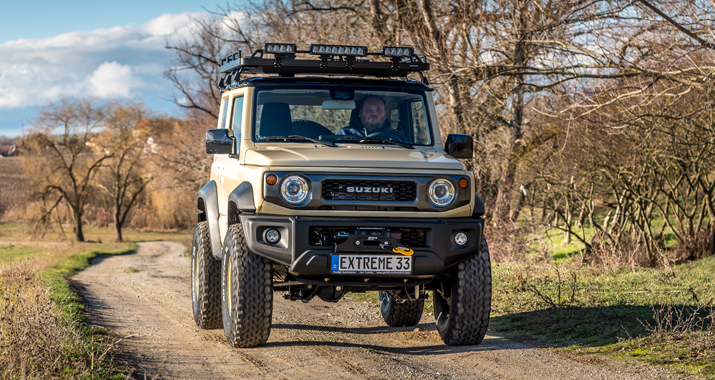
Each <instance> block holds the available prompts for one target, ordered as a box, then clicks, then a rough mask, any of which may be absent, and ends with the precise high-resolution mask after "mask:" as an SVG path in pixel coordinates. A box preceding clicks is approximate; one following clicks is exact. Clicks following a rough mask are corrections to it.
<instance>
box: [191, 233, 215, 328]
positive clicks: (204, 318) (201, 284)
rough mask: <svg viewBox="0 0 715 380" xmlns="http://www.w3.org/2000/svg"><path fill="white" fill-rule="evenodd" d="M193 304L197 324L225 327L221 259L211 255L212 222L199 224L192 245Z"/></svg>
mask: <svg viewBox="0 0 715 380" xmlns="http://www.w3.org/2000/svg"><path fill="white" fill-rule="evenodd" d="M191 306H192V310H193V312H194V322H196V326H199V328H201V329H217V328H220V327H221V323H222V321H221V262H220V261H218V260H216V259H214V257H213V255H212V254H211V242H210V240H209V225H208V222H200V223H199V224H197V225H196V230H195V231H194V239H193V242H192V244H191Z"/></svg>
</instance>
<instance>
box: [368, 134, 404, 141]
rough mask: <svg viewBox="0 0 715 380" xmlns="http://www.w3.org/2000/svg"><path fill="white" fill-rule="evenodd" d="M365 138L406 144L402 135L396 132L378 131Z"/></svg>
mask: <svg viewBox="0 0 715 380" xmlns="http://www.w3.org/2000/svg"><path fill="white" fill-rule="evenodd" d="M367 137H377V138H379V139H385V140H393V141H399V142H407V141H405V138H404V137H402V134H401V133H399V132H397V131H380V132H375V133H371V134H369V135H367Z"/></svg>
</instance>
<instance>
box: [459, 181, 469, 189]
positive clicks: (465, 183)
mask: <svg viewBox="0 0 715 380" xmlns="http://www.w3.org/2000/svg"><path fill="white" fill-rule="evenodd" d="M468 186H469V180H468V179H466V178H460V179H459V188H460V189H466V188H467V187H468Z"/></svg>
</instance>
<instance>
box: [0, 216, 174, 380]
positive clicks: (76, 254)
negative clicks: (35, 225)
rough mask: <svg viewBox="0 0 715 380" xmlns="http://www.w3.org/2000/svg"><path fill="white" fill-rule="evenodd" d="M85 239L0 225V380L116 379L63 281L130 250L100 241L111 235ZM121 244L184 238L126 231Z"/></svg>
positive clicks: (90, 232)
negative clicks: (95, 261)
mask: <svg viewBox="0 0 715 380" xmlns="http://www.w3.org/2000/svg"><path fill="white" fill-rule="evenodd" d="M66 232H67V231H66ZM85 236H86V237H87V238H88V239H91V240H93V242H86V243H76V242H72V241H67V240H62V232H61V231H59V229H57V228H56V229H54V230H50V231H47V233H46V234H45V235H44V237H39V236H38V235H37V234H33V231H32V229H31V227H30V226H26V225H22V224H0V293H2V297H0V313H3V315H2V317H3V319H0V333H2V336H3V337H4V338H3V339H2V342H0V377H3V378H26V377H30V378H47V377H52V378H55V377H58V378H88V379H105V378H123V375H121V374H119V373H118V372H116V369H115V368H114V367H113V366H112V363H111V358H110V355H108V350H109V349H110V348H111V342H108V341H107V339H108V337H106V336H103V333H104V332H103V330H101V329H90V328H88V327H86V326H85V325H84V324H83V322H84V321H85V318H86V314H85V308H84V306H83V305H82V304H81V302H80V300H79V298H78V297H77V295H76V294H75V293H74V292H73V291H72V289H71V288H70V284H69V282H68V281H67V277H68V276H71V275H73V274H75V273H77V272H78V271H80V270H82V269H84V268H86V267H87V266H88V265H89V263H90V261H91V260H92V259H93V258H95V257H98V256H100V255H114V254H122V253H127V252H130V251H132V250H135V249H136V244H135V243H134V242H123V243H114V242H107V243H102V241H111V240H112V239H113V237H114V231H113V230H111V229H96V228H88V229H87V231H86V233H85ZM66 237H67V238H69V239H71V238H72V235H69V234H68V235H66ZM125 238H126V239H132V240H135V241H148V240H174V241H180V242H184V241H185V240H186V235H185V234H174V233H169V234H167V233H146V232H135V231H126V232H125ZM134 271H138V270H136V269H135V270H134Z"/></svg>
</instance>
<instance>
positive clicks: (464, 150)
mask: <svg viewBox="0 0 715 380" xmlns="http://www.w3.org/2000/svg"><path fill="white" fill-rule="evenodd" d="M444 151H445V152H446V153H447V154H448V155H450V156H452V157H454V158H472V157H474V139H472V136H470V135H463V134H461V133H452V134H450V135H449V136H447V142H445V143H444Z"/></svg>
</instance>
